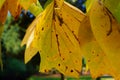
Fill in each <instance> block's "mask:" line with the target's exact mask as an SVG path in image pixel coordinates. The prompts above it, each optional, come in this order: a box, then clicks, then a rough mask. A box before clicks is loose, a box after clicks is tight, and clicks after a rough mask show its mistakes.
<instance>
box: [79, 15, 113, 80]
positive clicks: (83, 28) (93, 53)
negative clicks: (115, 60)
mask: <svg viewBox="0 0 120 80" xmlns="http://www.w3.org/2000/svg"><path fill="white" fill-rule="evenodd" d="M87 15H88V14H87ZM79 40H80V42H81V44H80V48H81V50H82V51H83V52H82V53H83V56H84V58H85V59H86V61H87V64H88V66H89V69H90V72H91V76H92V78H97V77H99V76H102V75H104V74H109V75H115V71H114V68H113V66H112V65H111V63H110V61H109V60H108V57H107V56H106V54H105V53H104V51H103V50H102V49H101V47H100V46H99V44H98V42H97V41H96V39H95V37H94V35H93V32H92V30H91V25H90V20H89V17H88V16H86V17H85V18H84V20H83V21H82V23H81V25H80V28H79Z"/></svg>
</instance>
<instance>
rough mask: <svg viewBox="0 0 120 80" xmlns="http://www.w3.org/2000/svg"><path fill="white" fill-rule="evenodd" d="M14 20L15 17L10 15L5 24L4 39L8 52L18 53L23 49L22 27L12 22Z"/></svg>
mask: <svg viewBox="0 0 120 80" xmlns="http://www.w3.org/2000/svg"><path fill="white" fill-rule="evenodd" d="M12 21H13V18H12V17H10V16H9V17H8V20H7V23H6V24H5V25H4V33H3V35H2V41H3V45H4V47H5V49H6V52H9V53H14V54H18V53H20V51H21V50H22V48H21V47H20V44H21V40H20V34H19V31H20V27H19V25H18V23H12Z"/></svg>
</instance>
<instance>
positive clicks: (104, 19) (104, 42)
mask: <svg viewBox="0 0 120 80" xmlns="http://www.w3.org/2000/svg"><path fill="white" fill-rule="evenodd" d="M95 7H97V8H95ZM90 23H91V28H92V31H93V34H94V36H95V38H96V41H97V42H98V43H99V45H100V47H101V48H102V50H103V51H104V53H105V54H106V56H107V57H106V58H108V59H109V62H110V63H111V64H112V66H111V67H112V68H113V69H114V71H115V74H114V75H112V76H114V77H115V79H120V75H119V74H120V70H119V65H120V61H119V56H120V43H119V42H118V41H119V40H120V32H119V26H120V25H119V23H118V22H117V21H116V19H115V18H114V17H113V15H112V14H111V13H110V12H109V11H108V9H107V8H106V7H105V6H103V4H102V3H101V2H99V1H95V3H94V4H93V6H92V8H91V11H90ZM114 71H111V73H114Z"/></svg>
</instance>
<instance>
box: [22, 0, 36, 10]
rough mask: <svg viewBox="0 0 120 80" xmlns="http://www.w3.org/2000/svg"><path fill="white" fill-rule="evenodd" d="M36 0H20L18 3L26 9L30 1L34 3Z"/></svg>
mask: <svg viewBox="0 0 120 80" xmlns="http://www.w3.org/2000/svg"><path fill="white" fill-rule="evenodd" d="M36 2H37V0H20V5H21V6H22V7H23V8H24V9H25V10H27V9H28V8H29V6H30V5H31V4H32V3H36Z"/></svg>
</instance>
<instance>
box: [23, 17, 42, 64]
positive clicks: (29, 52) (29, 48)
mask: <svg viewBox="0 0 120 80" xmlns="http://www.w3.org/2000/svg"><path fill="white" fill-rule="evenodd" d="M40 16H41V15H39V16H38V17H37V18H36V19H35V20H34V21H33V22H32V24H31V25H30V26H29V28H28V29H27V31H26V34H25V36H24V38H23V40H22V43H21V46H23V45H25V44H27V45H26V50H25V57H24V59H25V63H27V62H28V61H30V60H31V59H32V57H33V56H35V54H36V53H37V52H38V50H37V49H36V48H35V47H33V44H32V41H33V39H34V31H35V27H36V24H37V22H38V18H39V17H40Z"/></svg>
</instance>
